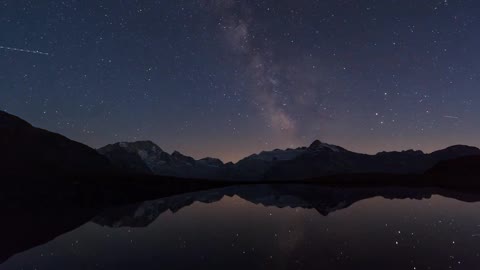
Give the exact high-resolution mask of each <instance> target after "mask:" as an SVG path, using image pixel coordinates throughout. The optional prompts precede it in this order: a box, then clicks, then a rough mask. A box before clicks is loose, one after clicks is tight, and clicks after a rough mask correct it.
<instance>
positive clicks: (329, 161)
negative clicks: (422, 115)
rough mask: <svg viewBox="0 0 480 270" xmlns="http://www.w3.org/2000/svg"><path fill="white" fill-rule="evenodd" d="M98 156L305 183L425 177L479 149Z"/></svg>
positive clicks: (145, 146)
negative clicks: (370, 176)
mask: <svg viewBox="0 0 480 270" xmlns="http://www.w3.org/2000/svg"><path fill="white" fill-rule="evenodd" d="M98 151H99V153H101V154H103V155H105V156H106V157H108V159H109V160H110V161H111V162H112V163H113V164H115V165H116V166H117V167H119V168H122V169H126V170H128V171H131V172H137V173H151V174H156V175H165V176H176V177H183V178H196V179H224V180H236V181H259V180H282V181H283V180H305V179H314V178H318V177H323V176H329V175H338V174H357V173H389V174H421V173H424V172H425V171H426V170H428V169H430V168H431V167H433V166H434V165H435V164H437V163H438V162H440V161H443V160H448V159H454V158H458V157H463V156H473V155H480V149H478V148H475V147H470V146H462V145H457V146H452V147H449V148H446V149H443V150H439V151H436V152H433V153H430V154H425V153H423V152H421V151H413V150H408V151H402V152H381V153H378V154H376V155H367V154H360V153H355V152H352V151H348V150H346V149H345V148H342V147H340V146H336V145H332V144H327V143H323V142H320V141H318V140H316V141H314V142H313V143H312V144H311V145H310V146H308V147H299V148H295V149H290V148H289V149H285V150H281V149H275V150H272V151H263V152H261V153H258V154H253V155H250V156H248V157H246V158H244V159H242V160H240V161H239V162H237V163H235V164H233V163H227V164H224V163H223V162H222V161H221V160H219V159H215V158H204V159H201V160H195V159H194V158H192V157H189V156H185V155H183V154H181V153H179V152H177V151H175V152H173V153H172V154H171V155H170V154H168V153H166V152H164V151H163V150H162V149H161V148H160V147H158V146H157V145H155V144H154V143H153V142H150V141H142V142H133V143H117V144H113V145H107V146H105V147H103V148H101V149H99V150H98Z"/></svg>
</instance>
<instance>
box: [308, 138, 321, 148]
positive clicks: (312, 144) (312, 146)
mask: <svg viewBox="0 0 480 270" xmlns="http://www.w3.org/2000/svg"><path fill="white" fill-rule="evenodd" d="M321 146H323V143H322V142H321V141H320V140H315V141H313V142H312V143H311V144H310V146H309V147H308V148H310V149H316V148H319V147H321Z"/></svg>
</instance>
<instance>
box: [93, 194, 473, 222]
mask: <svg viewBox="0 0 480 270" xmlns="http://www.w3.org/2000/svg"><path fill="white" fill-rule="evenodd" d="M435 194H438V195H442V196H444V197H451V198H456V199H458V200H462V201H467V202H475V201H480V194H478V195H477V194H474V193H473V194H467V193H462V192H454V191H449V190H446V189H432V188H397V187H392V188H333V187H321V186H312V185H255V186H234V187H226V188H221V189H214V190H207V191H200V192H194V193H187V194H182V195H177V196H172V197H168V198H162V199H158V200H153V201H146V202H142V203H138V204H134V205H128V206H123V207H119V208H110V209H107V210H106V211H104V212H103V213H101V214H100V215H98V216H96V217H95V218H94V219H93V221H94V222H96V223H97V224H100V225H103V226H109V227H145V226H148V225H149V224H151V223H152V222H153V221H155V219H157V217H158V216H160V215H161V214H162V213H164V212H166V211H171V212H173V213H175V212H177V211H179V210H181V209H182V208H184V207H188V206H190V205H191V204H193V203H195V202H202V203H213V202H217V201H220V200H221V199H222V198H223V197H224V196H228V197H233V196H238V197H240V198H242V199H244V200H246V201H249V202H251V203H254V204H258V205H263V206H268V207H270V206H271V207H278V208H285V207H290V208H305V209H315V210H316V211H317V212H318V213H320V214H321V215H324V216H327V215H329V214H331V213H333V212H335V211H339V210H342V209H345V208H348V207H350V206H351V205H353V204H355V203H356V202H358V201H361V200H365V199H368V198H373V197H377V196H379V197H383V198H386V199H418V200H420V199H425V198H430V197H431V196H432V195H435Z"/></svg>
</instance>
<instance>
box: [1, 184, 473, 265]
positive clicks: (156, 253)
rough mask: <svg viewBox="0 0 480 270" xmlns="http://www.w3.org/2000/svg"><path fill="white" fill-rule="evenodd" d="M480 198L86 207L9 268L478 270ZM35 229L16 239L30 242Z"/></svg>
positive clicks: (320, 193)
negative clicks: (30, 233) (28, 234)
mask: <svg viewBox="0 0 480 270" xmlns="http://www.w3.org/2000/svg"><path fill="white" fill-rule="evenodd" d="M479 200H480V196H477V195H476V194H474V193H466V192H458V191H448V190H442V189H407V188H377V189H364V188H351V189H345V188H342V189H335V188H324V187H316V186H301V185H288V186H287V185H280V186H272V185H262V186H240V187H226V188H222V189H215V190H206V191H199V192H190V193H186V194H181V195H174V196H168V197H164V198H161V199H156V200H150V201H146V202H141V203H135V204H129V205H123V206H110V207H107V208H106V209H103V210H102V209H95V210H94V208H92V209H88V208H84V207H79V208H77V209H76V210H72V212H71V213H69V214H68V213H66V212H65V213H63V212H58V214H59V215H58V217H54V214H51V215H50V216H48V223H50V225H51V230H50V231H52V232H53V231H55V230H56V231H57V233H58V234H57V235H55V233H49V234H48V235H49V237H51V238H54V237H56V236H58V237H56V238H55V239H53V240H51V241H49V242H48V243H46V244H43V245H40V246H37V247H35V245H38V244H40V243H39V241H34V242H32V245H31V246H28V245H23V248H24V250H18V253H17V254H16V255H14V256H12V257H10V258H9V259H8V260H6V261H5V262H4V263H3V264H1V265H0V268H1V269H35V268H36V269H97V268H98V269H159V268H165V269H189V268H199V269H209V268H213V269H246V268H248V269H265V268H267V269H274V268H275V269H478V266H480V255H479V254H480V237H478V235H479V234H480V227H479V225H480V215H479V214H480V204H478V203H475V202H476V201H479ZM11 213H12V212H10V213H9V214H11ZM79 213H80V214H79ZM82 213H83V214H82ZM77 214H78V215H77ZM67 217H68V218H67ZM73 217H77V218H73ZM38 218H39V222H41V219H42V217H41V216H40V213H39V215H38ZM66 220H69V222H66ZM20 221H21V220H20ZM46 222H47V221H46ZM75 223H76V224H77V227H78V228H74V227H75V225H74V224H75ZM82 224H83V225H82ZM63 225H68V226H63ZM27 226H31V224H28V225H24V226H23V227H18V230H17V228H15V227H13V226H12V227H11V228H10V232H9V233H10V234H12V235H15V236H16V237H17V239H19V240H20V242H22V243H24V242H27V241H25V240H23V238H24V237H27V236H24V235H22V234H21V232H24V231H25V229H26V227H27ZM62 226H63V227H62ZM72 229H74V230H73V231H71V232H68V233H65V232H67V231H68V230H72ZM50 231H47V232H50ZM28 237H29V236H28ZM36 237H37V238H38V236H36ZM47 239H48V237H47V238H45V239H44V240H47ZM2 246H3V245H2ZM27 249H28V250H27ZM2 250H3V249H2ZM25 250H26V251H25ZM10 255H12V254H10ZM4 257H9V256H6V255H4Z"/></svg>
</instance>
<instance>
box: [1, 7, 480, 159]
mask: <svg viewBox="0 0 480 270" xmlns="http://www.w3.org/2000/svg"><path fill="white" fill-rule="evenodd" d="M478 14H480V3H478V1H474V0H471V1H469V0H464V1H461V0H457V1H454V0H448V1H447V0H422V1H418V0H404V1H396V0H385V1H379V0H377V1H374V0H365V1H360V2H359V1H348V0H344V1H336V0H335V1H334V0H325V1H314V0H298V1H287V0H281V1H274V0H264V1H253V0H244V1H236V0H196V1H193V0H192V1H186V0H184V1H126V0H122V1H97V2H95V3H93V2H92V3H89V2H82V1H22V0H19V1H11V0H7V1H1V2H0V31H1V33H2V36H1V38H0V109H3V110H6V111H8V112H10V113H13V114H16V115H18V116H20V117H22V118H24V119H26V120H28V121H29V122H31V123H32V124H34V125H36V126H39V127H42V128H45V129H49V130H52V131H55V132H58V133H61V134H64V135H66V136H68V137H70V138H72V139H74V140H78V141H80V142H83V143H86V144H88V145H90V146H92V147H101V146H103V145H105V144H108V143H113V142H117V141H133V140H144V139H149V140H152V141H154V142H156V143H157V144H158V145H159V146H160V147H162V148H163V149H164V150H167V151H173V150H179V151H181V152H184V153H185V154H189V155H192V156H194V157H196V158H201V157H205V156H214V157H219V158H221V159H223V160H224V161H236V160H238V159H240V158H242V157H244V156H246V155H249V154H251V153H253V152H259V151H261V150H267V149H274V148H286V147H296V146H302V145H308V144H309V143H311V142H312V141H313V140H314V139H320V140H322V141H325V142H328V143H332V144H338V145H341V146H343V147H345V148H347V149H350V150H353V151H359V152H366V153H375V152H378V151H382V150H403V149H409V148H414V149H420V150H424V151H427V152H428V151H432V150H436V149H439V148H443V147H446V146H449V145H452V144H469V145H474V146H480V144H479V143H478V137H479V135H480V117H479V115H480V90H479V89H478V85H480V53H479V50H478V48H480V30H479V29H480V20H479V19H480V16H479V15H478ZM5 48H7V49H5ZM12 49H13V50H12ZM35 52H36V53H35Z"/></svg>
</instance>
